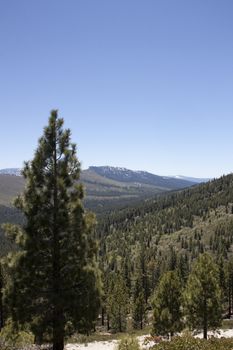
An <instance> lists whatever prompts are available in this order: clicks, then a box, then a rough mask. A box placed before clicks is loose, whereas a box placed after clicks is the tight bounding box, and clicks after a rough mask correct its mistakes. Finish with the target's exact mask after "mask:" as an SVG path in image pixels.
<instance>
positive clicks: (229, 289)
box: [225, 258, 233, 318]
mask: <svg viewBox="0 0 233 350" xmlns="http://www.w3.org/2000/svg"><path fill="white" fill-rule="evenodd" d="M225 279H226V280H225V282H226V287H225V293H226V294H227V301H228V317H229V318H230V317H231V315H232V312H233V259H232V258H231V259H230V260H229V261H228V262H227V263H226V265H225Z"/></svg>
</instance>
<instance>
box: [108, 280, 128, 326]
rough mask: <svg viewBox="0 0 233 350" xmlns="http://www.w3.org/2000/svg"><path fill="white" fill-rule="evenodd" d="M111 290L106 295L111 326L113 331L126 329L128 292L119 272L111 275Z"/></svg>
mask: <svg viewBox="0 0 233 350" xmlns="http://www.w3.org/2000/svg"><path fill="white" fill-rule="evenodd" d="M111 288H112V291H111V293H110V294H109V296H108V312H109V315H110V322H111V326H112V328H113V329H114V330H115V331H119V332H123V331H124V330H125V329H126V318H127V314H128V311H129V310H128V309H129V307H128V304H129V294H128V289H127V287H126V284H125V281H124V279H123V277H122V276H121V275H120V274H117V275H115V276H114V277H113V280H112V287H111Z"/></svg>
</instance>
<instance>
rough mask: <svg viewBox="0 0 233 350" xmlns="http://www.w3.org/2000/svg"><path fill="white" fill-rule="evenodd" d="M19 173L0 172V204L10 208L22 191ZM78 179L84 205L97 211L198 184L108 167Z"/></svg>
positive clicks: (93, 168)
mask: <svg viewBox="0 0 233 350" xmlns="http://www.w3.org/2000/svg"><path fill="white" fill-rule="evenodd" d="M20 174H21V169H18V168H11V169H2V170H0V204H2V205H7V206H8V205H10V204H11V202H12V199H13V198H14V197H15V196H16V195H17V194H18V193H20V192H21V191H22V190H23V187H24V178H23V177H22V176H19V175H20ZM80 180H81V182H82V183H83V185H84V188H85V191H86V197H85V205H86V206H87V207H89V208H90V209H92V210H94V211H96V212H99V211H102V210H105V209H111V208H115V207H119V206H125V205H128V204H132V203H133V202H134V201H138V200H140V199H144V198H149V197H151V196H154V195H156V194H160V193H163V192H167V191H171V190H179V189H183V188H186V187H190V186H193V185H195V184H197V181H196V182H195V181H187V180H185V179H177V178H169V177H163V176H158V175H154V174H151V173H148V172H146V171H133V170H129V169H125V168H118V167H110V166H100V167H97V166H91V167H89V168H88V169H87V170H83V171H82V172H81V179H80Z"/></svg>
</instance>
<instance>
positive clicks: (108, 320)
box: [107, 314, 110, 331]
mask: <svg viewBox="0 0 233 350" xmlns="http://www.w3.org/2000/svg"><path fill="white" fill-rule="evenodd" d="M109 329H110V319H109V314H107V330H108V331H109Z"/></svg>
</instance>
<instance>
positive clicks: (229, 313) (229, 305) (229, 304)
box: [228, 286, 232, 318]
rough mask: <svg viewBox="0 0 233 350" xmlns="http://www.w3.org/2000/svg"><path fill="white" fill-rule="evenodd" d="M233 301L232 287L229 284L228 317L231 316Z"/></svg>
mask: <svg viewBox="0 0 233 350" xmlns="http://www.w3.org/2000/svg"><path fill="white" fill-rule="evenodd" d="M231 303H232V296H231V288H230V286H229V289H228V317H229V318H230V317H231Z"/></svg>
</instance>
